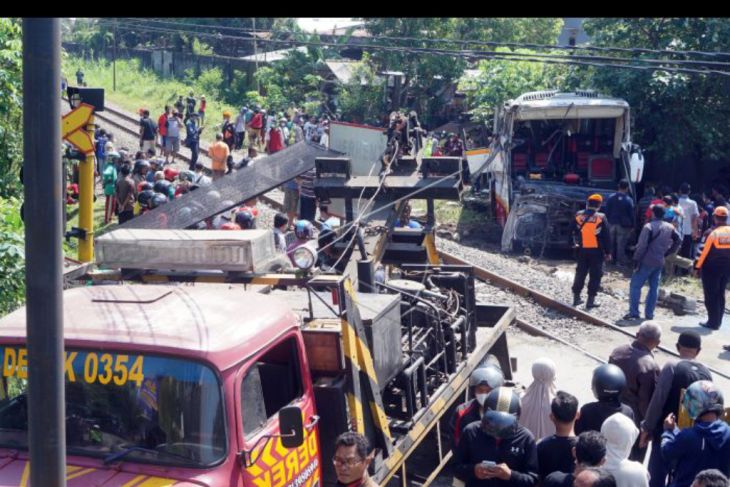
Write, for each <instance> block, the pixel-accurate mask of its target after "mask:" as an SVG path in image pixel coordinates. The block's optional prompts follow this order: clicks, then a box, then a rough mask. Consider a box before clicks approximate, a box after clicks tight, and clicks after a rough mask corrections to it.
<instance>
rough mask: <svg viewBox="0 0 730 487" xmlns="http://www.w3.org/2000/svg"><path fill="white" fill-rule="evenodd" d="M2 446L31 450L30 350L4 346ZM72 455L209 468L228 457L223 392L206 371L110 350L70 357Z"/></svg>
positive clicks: (77, 352)
mask: <svg viewBox="0 0 730 487" xmlns="http://www.w3.org/2000/svg"><path fill="white" fill-rule="evenodd" d="M0 357H1V358H2V362H0V363H2V368H3V373H2V383H1V384H0V386H1V390H0V447H6V448H23V449H25V448H27V446H28V435H27V431H28V406H27V404H28V403H27V400H28V396H27V386H28V381H27V376H28V371H27V364H28V356H27V351H26V349H25V348H24V347H22V346H0ZM65 383H66V389H65V390H66V447H67V452H68V454H69V455H83V456H94V457H100V458H103V459H105V461H106V462H110V463H111V462H112V461H124V462H140V463H154V464H164V465H176V466H185V467H199V468H203V467H208V466H211V465H213V464H215V463H217V462H219V461H221V460H222V459H223V458H224V457H225V454H226V429H225V421H224V413H223V400H222V397H221V386H220V382H219V380H218V378H217V377H216V374H215V373H214V372H213V371H212V370H211V369H210V368H209V367H207V366H205V365H203V364H200V363H197V362H194V361H191V360H184V359H177V358H168V357H162V356H155V355H147V354H144V355H140V354H128V353H117V352H112V351H108V350H98V351H97V350H67V351H66V352H65Z"/></svg>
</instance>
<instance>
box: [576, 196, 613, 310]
mask: <svg viewBox="0 0 730 487" xmlns="http://www.w3.org/2000/svg"><path fill="white" fill-rule="evenodd" d="M602 203H603V197H602V196H601V195H600V194H592V195H590V196H589V197H588V202H587V205H586V209H585V210H581V211H579V212H578V213H577V214H576V215H575V226H574V228H573V235H574V239H575V241H576V242H577V247H578V265H577V267H576V269H575V279H574V280H573V306H578V305H579V304H580V303H582V302H583V301H582V300H581V298H580V293H581V291H582V290H583V285H584V284H585V281H586V275H588V276H590V279H589V281H588V302H587V303H586V307H587V308H595V307H597V306H599V304H598V303H596V301H595V300H596V294H598V288H599V287H600V286H601V277H602V276H603V260H604V259H605V260H609V259H611V238H610V236H609V234H608V228H607V227H606V215H604V214H603V213H601V212H599V211H598V209H599V208H600V207H601V204H602Z"/></svg>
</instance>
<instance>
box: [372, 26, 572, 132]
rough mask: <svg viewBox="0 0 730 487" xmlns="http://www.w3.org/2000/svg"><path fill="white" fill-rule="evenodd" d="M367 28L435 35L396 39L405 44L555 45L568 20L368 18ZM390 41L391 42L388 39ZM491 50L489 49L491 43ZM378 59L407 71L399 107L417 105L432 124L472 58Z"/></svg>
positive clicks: (383, 66) (384, 66)
mask: <svg viewBox="0 0 730 487" xmlns="http://www.w3.org/2000/svg"><path fill="white" fill-rule="evenodd" d="M365 20H366V22H367V23H366V28H367V29H368V31H370V32H371V33H372V34H373V35H374V36H375V37H376V38H377V36H380V35H382V36H390V37H409V38H419V39H424V38H425V39H429V40H430V41H429V42H425V41H401V40H398V41H392V42H393V43H395V44H396V45H399V46H403V47H418V48H436V49H450V50H453V49H459V48H460V47H459V45H457V44H453V43H449V42H446V41H448V40H464V39H469V40H480V41H499V42H534V43H548V44H553V43H554V42H555V39H556V38H557V35H558V33H559V32H560V28H561V26H562V21H561V20H560V19H555V18H544V19H514V18H507V19H504V18H503V19H498V18H367V19H365ZM388 42H390V41H388ZM485 49H486V48H485ZM373 62H374V64H375V67H376V69H377V70H378V71H380V70H391V71H402V72H403V73H404V74H405V79H404V90H403V93H402V96H401V97H400V99H398V100H393V104H394V105H395V106H396V107H401V108H415V109H416V110H417V111H418V112H419V114H421V116H420V119H421V121H422V122H424V123H425V124H427V125H429V124H432V123H433V122H436V120H437V118H438V117H439V116H440V113H439V112H440V108H441V105H442V104H443V101H442V100H440V99H439V98H438V96H439V94H440V93H442V92H443V89H444V88H446V87H447V86H448V85H449V84H450V83H452V82H454V81H456V80H457V79H459V78H460V77H461V75H462V74H463V71H464V69H465V68H466V66H467V64H466V60H465V59H464V58H461V57H449V56H442V55H432V54H417V55H414V54H413V53H411V52H392V51H390V52H389V51H385V52H375V53H373Z"/></svg>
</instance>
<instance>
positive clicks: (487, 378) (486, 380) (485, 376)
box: [469, 364, 504, 390]
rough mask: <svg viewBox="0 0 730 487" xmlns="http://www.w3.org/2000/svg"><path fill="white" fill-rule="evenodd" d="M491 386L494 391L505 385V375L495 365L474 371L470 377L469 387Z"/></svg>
mask: <svg viewBox="0 0 730 487" xmlns="http://www.w3.org/2000/svg"><path fill="white" fill-rule="evenodd" d="M481 385H485V386H489V388H490V389H492V390H494V389H496V388H497V387H502V386H503V385H504V375H503V374H502V371H501V370H500V369H499V368H497V367H495V366H494V365H491V364H490V365H485V366H482V367H479V368H476V369H474V371H473V372H472V373H471V375H470V376H469V387H476V386H481Z"/></svg>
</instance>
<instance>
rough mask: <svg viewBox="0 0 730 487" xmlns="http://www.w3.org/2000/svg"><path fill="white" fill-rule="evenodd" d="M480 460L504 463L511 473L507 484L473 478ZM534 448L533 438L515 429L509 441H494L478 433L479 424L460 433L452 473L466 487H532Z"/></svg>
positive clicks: (535, 475) (534, 475)
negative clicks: (475, 467) (453, 472)
mask: <svg viewBox="0 0 730 487" xmlns="http://www.w3.org/2000/svg"><path fill="white" fill-rule="evenodd" d="M482 460H491V461H493V462H495V463H497V464H499V463H506V464H507V466H508V467H509V468H510V470H512V477H511V478H510V479H509V480H500V479H486V480H480V479H477V478H476V477H475V476H474V466H475V465H476V464H477V463H480V462H481V461H482ZM537 470H538V468H537V447H536V445H535V438H534V437H533V436H532V433H530V432H529V431H528V430H527V429H526V428H524V427H523V426H519V427H518V429H517V432H516V433H515V434H514V436H512V438H508V439H503V440H497V439H496V438H494V437H493V436H490V435H488V434H487V433H485V432H484V431H483V430H482V427H481V422H473V423H471V424H470V425H469V426H467V427H466V428H465V429H464V432H463V433H462V434H461V439H460V440H459V444H458V446H457V447H456V449H455V450H454V471H455V474H456V477H457V478H459V479H461V480H463V481H464V482H465V483H466V487H533V486H534V485H536V484H537V477H538V473H537Z"/></svg>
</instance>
